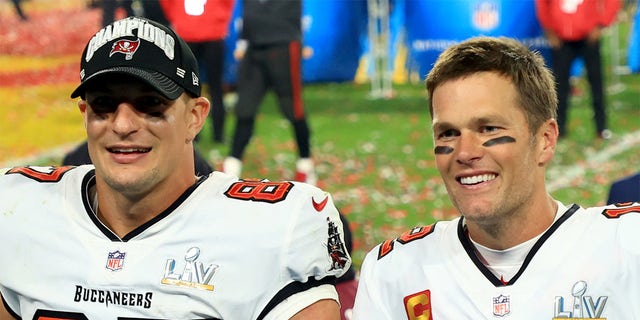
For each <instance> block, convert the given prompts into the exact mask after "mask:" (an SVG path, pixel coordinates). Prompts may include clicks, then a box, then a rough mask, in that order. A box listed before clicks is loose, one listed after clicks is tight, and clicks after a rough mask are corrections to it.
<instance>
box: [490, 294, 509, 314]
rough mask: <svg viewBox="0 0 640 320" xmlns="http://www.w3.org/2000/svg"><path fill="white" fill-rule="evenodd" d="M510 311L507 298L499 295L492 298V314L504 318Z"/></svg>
mask: <svg viewBox="0 0 640 320" xmlns="http://www.w3.org/2000/svg"><path fill="white" fill-rule="evenodd" d="M509 311H511V307H510V303H509V296H503V295H499V296H497V297H495V298H493V314H494V315H496V316H498V317H504V316H506V315H507V314H509Z"/></svg>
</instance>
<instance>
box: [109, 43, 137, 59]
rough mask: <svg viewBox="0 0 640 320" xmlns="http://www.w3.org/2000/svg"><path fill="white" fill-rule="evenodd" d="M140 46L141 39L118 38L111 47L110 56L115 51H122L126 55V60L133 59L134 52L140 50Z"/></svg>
mask: <svg viewBox="0 0 640 320" xmlns="http://www.w3.org/2000/svg"><path fill="white" fill-rule="evenodd" d="M139 46H140V39H137V40H136V41H132V40H118V41H116V42H114V43H113V46H112V47H111V53H109V57H111V56H112V55H113V54H114V53H122V54H124V55H125V59H126V60H131V58H133V54H134V53H135V52H136V50H138V47H139Z"/></svg>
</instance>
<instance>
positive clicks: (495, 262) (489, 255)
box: [469, 201, 567, 282]
mask: <svg viewBox="0 0 640 320" xmlns="http://www.w3.org/2000/svg"><path fill="white" fill-rule="evenodd" d="M556 203H557V204H558V210H557V211H556V216H555V218H554V219H553V221H554V222H555V221H556V220H558V218H560V216H561V215H562V214H563V213H564V212H566V211H567V208H566V207H565V206H564V204H562V203H560V202H559V201H556ZM549 227H551V226H549ZM548 229H549V228H547V230H548ZM547 230H545V231H543V232H542V233H540V234H539V235H537V236H536V237H534V238H532V239H530V240H527V241H525V242H523V243H520V244H518V245H516V246H514V247H511V248H508V249H505V250H495V249H491V248H488V247H485V246H483V245H481V244H479V243H477V242H475V241H473V239H471V237H469V240H471V243H472V244H473V245H474V247H475V248H476V252H477V253H478V255H479V256H480V257H481V260H483V263H484V265H485V266H486V267H487V268H488V269H489V270H490V271H491V272H492V273H493V274H494V275H495V276H496V277H498V278H499V279H501V280H502V281H503V282H508V281H509V280H511V278H513V276H515V275H516V273H517V272H518V270H520V267H521V266H522V264H523V263H524V259H525V258H526V256H527V254H528V253H529V251H531V248H533V246H534V245H535V243H536V241H538V239H540V237H542V235H543V234H544V233H545V232H546V231H547Z"/></svg>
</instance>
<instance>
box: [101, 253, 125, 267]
mask: <svg viewBox="0 0 640 320" xmlns="http://www.w3.org/2000/svg"><path fill="white" fill-rule="evenodd" d="M125 254H126V253H124V252H120V251H118V250H116V251H114V252H109V255H107V265H106V268H107V269H109V270H111V271H120V270H122V266H123V265H124V256H125Z"/></svg>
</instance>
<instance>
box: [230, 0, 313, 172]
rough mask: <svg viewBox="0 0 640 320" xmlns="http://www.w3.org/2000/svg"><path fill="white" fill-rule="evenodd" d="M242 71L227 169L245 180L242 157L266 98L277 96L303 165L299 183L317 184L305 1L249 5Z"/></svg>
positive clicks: (250, 0)
mask: <svg viewBox="0 0 640 320" xmlns="http://www.w3.org/2000/svg"><path fill="white" fill-rule="evenodd" d="M242 8H243V11H242V31H241V33H240V37H239V38H240V41H239V45H238V47H237V48H236V57H237V58H238V59H240V62H239V66H238V79H237V94H238V102H237V104H236V106H235V113H236V126H235V132H234V134H233V140H232V142H231V150H230V154H229V156H228V157H227V158H225V160H224V162H223V165H222V169H223V170H224V172H227V173H229V174H232V175H237V176H240V175H241V171H242V157H243V155H244V152H245V149H246V147H247V145H248V144H249V142H250V140H251V137H252V136H253V130H254V126H255V121H256V116H257V113H258V109H259V107H260V104H261V103H262V101H263V98H264V96H265V94H266V93H267V92H268V91H269V90H271V89H272V90H273V91H274V92H275V94H276V96H277V98H278V105H279V107H280V111H281V112H282V114H283V115H284V116H285V117H286V118H287V120H289V122H290V123H291V126H292V129H293V134H294V136H295V140H296V145H297V147H298V160H297V161H296V174H295V177H294V180H296V181H303V182H307V183H310V184H315V183H316V182H317V177H316V174H315V168H314V164H313V160H312V159H311V145H310V135H311V133H310V129H309V125H308V122H307V115H306V113H305V109H304V102H303V99H302V89H303V88H302V87H303V83H302V70H301V68H302V22H301V19H302V1H301V0H287V1H279V0H244V1H243V2H242Z"/></svg>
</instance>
